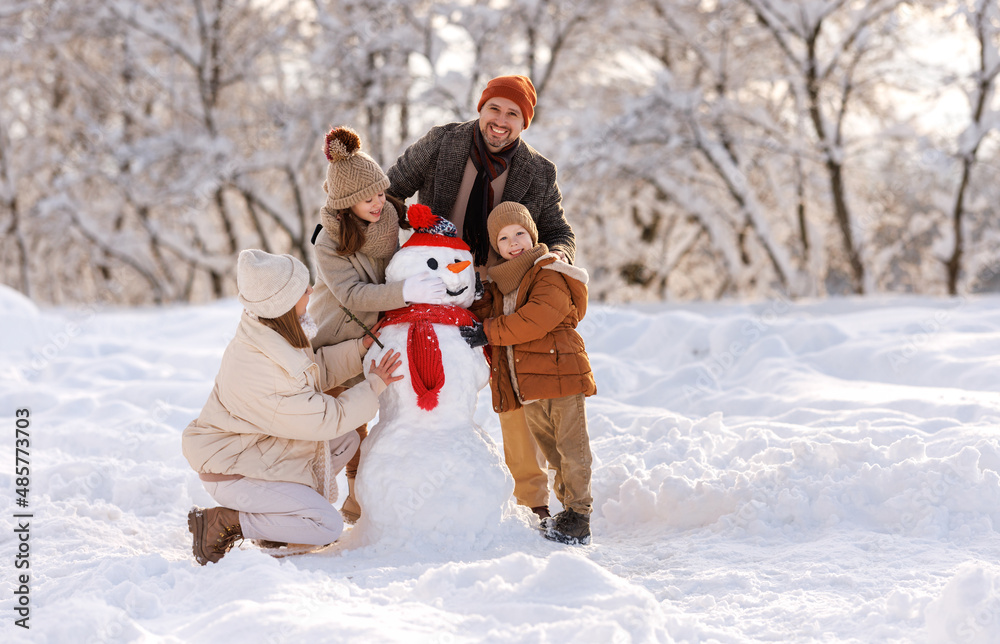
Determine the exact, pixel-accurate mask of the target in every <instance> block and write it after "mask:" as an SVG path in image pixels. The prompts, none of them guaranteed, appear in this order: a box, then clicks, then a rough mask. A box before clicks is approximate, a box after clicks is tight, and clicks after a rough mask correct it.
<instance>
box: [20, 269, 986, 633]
mask: <svg viewBox="0 0 1000 644" xmlns="http://www.w3.org/2000/svg"><path fill="white" fill-rule="evenodd" d="M238 315H239V306H238V305H237V304H236V303H235V302H234V301H226V302H220V303H217V304H213V305H210V306H201V307H176V308H164V309H140V310H131V311H129V310H124V311H102V312H95V311H93V310H77V311H73V310H58V311H57V310H42V311H39V310H38V309H37V308H36V307H35V306H34V305H32V304H31V303H30V302H28V301H27V300H25V299H24V298H22V297H21V296H19V295H17V294H16V293H14V292H13V291H11V290H10V289H8V288H6V287H0V329H2V333H0V403H2V404H0V419H2V420H0V422H2V424H3V427H4V430H3V432H2V434H3V436H5V437H6V438H4V439H3V440H2V441H0V463H3V464H4V465H3V466H2V469H0V483H2V489H3V490H4V491H5V492H6V498H5V500H4V501H3V504H4V505H5V506H6V509H5V510H4V511H3V513H2V514H3V521H2V523H3V526H2V529H0V552H3V553H4V554H3V557H0V568H2V575H0V579H2V583H0V616H2V626H0V639H2V641H4V642H13V641H17V642H21V641H30V642H54V643H55V642H58V643H60V644H61V643H63V642H135V641H149V642H152V641H155V642H213V643H214V642H236V641H239V642H272V643H281V642H289V643H291V642H355V641H357V642H380V643H381V642H443V643H458V642H498V643H499V642H504V643H507V642H546V643H561V642H571V641H572V642H600V643H607V642H612V643H617V642H621V643H625V642H672V641H677V642H740V643H743V642H997V641H1000V563H998V562H1000V538H998V534H997V526H1000V476H998V472H1000V298H997V297H989V298H982V299H970V300H956V299H950V300H948V299H910V298H906V299H903V298H899V299H890V300H831V301H824V302H815V303H799V304H789V303H785V302H780V301H778V302H771V303H760V304H754V305H739V304H715V305H711V304H698V305H659V306H655V307H652V306H644V307H631V308H611V307H601V306H596V305H595V306H593V307H592V309H591V311H590V313H589V315H588V317H587V318H586V320H585V321H584V324H583V325H582V328H581V331H582V333H583V335H584V337H585V339H586V340H587V343H588V349H589V353H590V356H591V360H592V362H593V365H594V368H595V371H596V374H597V382H598V387H599V390H600V391H599V395H598V396H595V397H593V398H591V399H589V401H588V407H587V411H588V416H589V420H590V431H591V436H592V443H593V450H594V454H595V468H594V497H595V500H596V508H595V514H594V520H593V529H594V534H595V537H594V543H593V545H591V546H588V547H567V546H562V545H558V544H554V543H550V542H547V541H544V540H542V539H541V538H539V536H538V534H537V533H535V532H534V531H532V530H531V529H530V528H524V529H523V530H522V531H520V532H518V531H514V532H509V533H505V534H504V535H503V538H496V539H488V538H487V539H481V540H477V544H478V545H477V546H476V548H471V549H470V548H468V547H466V548H449V549H448V550H447V551H441V550H431V549H429V548H424V549H421V548H409V549H405V550H398V551H384V550H381V551H380V550H378V549H376V548H374V547H370V548H360V549H355V550H346V549H344V548H343V547H339V546H336V545H335V546H333V547H332V548H330V549H328V550H327V551H325V552H323V553H321V554H316V555H309V556H302V557H293V558H286V559H281V560H277V559H272V558H270V557H268V556H266V555H264V554H262V553H261V552H259V551H256V550H252V549H246V550H234V551H233V552H231V553H230V554H229V555H227V556H226V557H225V559H223V560H222V561H221V562H220V563H219V564H218V565H209V566H207V567H204V568H202V567H199V566H197V565H195V563H194V561H193V559H192V557H191V552H190V536H189V534H188V532H187V528H186V522H185V517H186V513H187V511H188V509H189V508H190V506H191V505H193V504H198V505H210V504H212V501H211V499H210V498H209V497H208V495H207V494H206V493H205V492H204V491H203V489H202V488H201V485H200V483H199V482H198V479H197V478H196V476H195V474H194V473H193V472H192V471H191V470H190V469H189V468H188V466H187V463H186V462H185V460H184V459H183V457H182V456H181V453H180V433H181V430H182V429H183V428H184V426H185V425H186V424H187V423H188V422H189V421H190V420H191V419H192V418H193V417H194V416H195V415H196V414H197V413H198V411H199V410H200V408H201V405H202V404H203V403H204V401H205V399H206V397H207V395H208V392H209V390H210V388H211V384H212V381H213V378H214V376H215V372H216V368H217V366H218V362H219V360H220V358H221V355H222V351H223V348H224V347H225V345H226V343H227V341H228V339H229V337H230V336H231V334H232V333H233V332H234V330H235V327H236V323H237V318H238ZM487 398H488V397H487V396H486V395H485V394H482V395H481V396H480V405H479V407H478V409H477V412H476V418H477V421H478V422H479V423H481V424H482V425H483V427H484V428H485V429H486V430H487V431H488V432H489V433H490V434H491V435H492V436H493V437H494V439H496V440H499V438H500V431H499V425H498V423H497V420H496V418H495V416H493V414H492V412H491V411H490V408H489V405H488V404H487V403H488V400H487ZM18 409H28V410H29V411H30V417H29V419H30V427H29V432H30V447H29V451H30V460H31V465H30V492H29V493H28V501H29V507H28V508H18V507H17V506H16V504H15V501H16V500H17V498H18V497H17V495H16V493H15V489H16V487H17V485H16V481H15V473H14V458H15V456H14V448H15V442H14V441H15V439H16V436H15V431H16V419H17V417H16V410H18ZM553 505H555V503H554V502H553ZM25 511H27V512H29V513H32V514H33V517H32V518H31V519H30V520H29V523H30V537H29V541H28V547H29V549H30V554H29V558H28V561H29V562H30V568H29V569H17V568H16V567H15V566H16V562H17V561H18V560H17V559H15V554H16V553H17V552H18V548H19V543H20V542H19V538H20V536H21V535H23V534H25V533H23V532H22V533H20V534H19V533H16V532H15V529H16V528H17V525H18V521H23V519H15V518H14V517H13V515H14V514H15V513H17V512H25ZM484 544H485V545H484ZM22 561H23V559H22ZM26 572H27V573H30V579H29V583H28V584H27V586H28V590H29V592H30V610H31V612H30V621H29V622H28V623H29V624H30V626H31V629H30V631H25V630H23V629H21V628H18V627H17V626H15V624H14V620H15V619H17V618H18V617H19V616H18V614H17V612H16V610H15V608H16V606H17V601H18V600H17V597H18V595H17V594H16V593H15V591H17V590H19V589H20V585H19V583H18V582H19V580H18V579H17V578H16V576H17V575H19V574H24V573H26Z"/></svg>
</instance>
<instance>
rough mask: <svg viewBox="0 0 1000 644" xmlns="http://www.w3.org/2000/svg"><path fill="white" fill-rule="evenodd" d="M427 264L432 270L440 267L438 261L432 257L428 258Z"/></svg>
mask: <svg viewBox="0 0 1000 644" xmlns="http://www.w3.org/2000/svg"><path fill="white" fill-rule="evenodd" d="M427 266H428V267H430V269H431V270H432V271H436V270H437V269H438V261H437V260H436V259H434V258H433V257H431V258H430V259H428V260H427Z"/></svg>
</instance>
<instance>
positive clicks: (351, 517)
mask: <svg viewBox="0 0 1000 644" xmlns="http://www.w3.org/2000/svg"><path fill="white" fill-rule="evenodd" d="M340 514H341V515H343V517H344V522H345V523H350V524H352V525H353V524H355V523H357V522H358V519H360V518H361V506H360V505H358V502H357V500H356V499H355V498H354V477H353V476H348V477H347V498H346V499H344V505H342V506H340Z"/></svg>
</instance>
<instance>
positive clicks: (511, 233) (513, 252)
mask: <svg viewBox="0 0 1000 644" xmlns="http://www.w3.org/2000/svg"><path fill="white" fill-rule="evenodd" d="M532 246H534V244H532V243H531V234H530V233H529V232H528V230H527V229H526V228H525V227H524V226H522V225H520V224H509V225H507V226H504V227H503V228H501V229H500V232H499V233H497V250H498V251H500V257H503V258H504V259H514V258H515V257H517V256H518V255H520V254H521V253H523V252H524V251H526V250H528V249H529V248H531V247H532Z"/></svg>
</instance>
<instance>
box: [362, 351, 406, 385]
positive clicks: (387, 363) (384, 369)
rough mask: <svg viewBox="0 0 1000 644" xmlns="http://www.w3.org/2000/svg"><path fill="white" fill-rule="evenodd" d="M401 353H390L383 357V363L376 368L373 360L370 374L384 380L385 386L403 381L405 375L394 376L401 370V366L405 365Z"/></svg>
mask: <svg viewBox="0 0 1000 644" xmlns="http://www.w3.org/2000/svg"><path fill="white" fill-rule="evenodd" d="M400 355H401V354H400V353H399V351H390V352H389V353H387V354H385V355H384V356H382V361H381V362H380V363H379V364H378V365H377V366H376V365H375V361H374V360H372V368H371V370H370V371H369V373H373V374H375V375H376V376H378V377H379V378H381V379H382V382H384V383H385V384H387V385H388V384H392V383H394V382H396V381H397V380H402V379H403V374H399V375H398V376H393V375H392V374H393V372H394V371H396V369H398V368H399V365H401V364H403V361H402V360H400Z"/></svg>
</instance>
